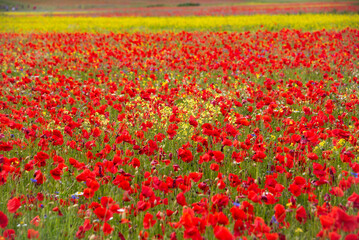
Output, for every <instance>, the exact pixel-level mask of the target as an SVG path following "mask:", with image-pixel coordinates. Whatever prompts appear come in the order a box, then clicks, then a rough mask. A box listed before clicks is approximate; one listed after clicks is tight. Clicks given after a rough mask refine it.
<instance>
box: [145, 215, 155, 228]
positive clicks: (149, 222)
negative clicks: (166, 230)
mask: <svg viewBox="0 0 359 240" xmlns="http://www.w3.org/2000/svg"><path fill="white" fill-rule="evenodd" d="M155 223H156V219H154V218H153V215H152V214H150V213H146V214H145V217H144V218H143V227H144V229H149V228H151V227H153V225H155Z"/></svg>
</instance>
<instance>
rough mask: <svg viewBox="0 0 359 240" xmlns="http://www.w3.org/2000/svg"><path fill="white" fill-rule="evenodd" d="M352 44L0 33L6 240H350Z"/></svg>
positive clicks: (280, 35) (298, 34)
mask: <svg viewBox="0 0 359 240" xmlns="http://www.w3.org/2000/svg"><path fill="white" fill-rule="evenodd" d="M358 38H359V31H358V30H357V29H349V28H347V29H345V30H340V31H339V30H337V31H334V30H321V31H313V32H303V31H300V30H287V29H283V30H282V31H279V32H270V31H266V30H259V31H256V32H243V33H235V32H234V33H226V32H222V33H220V32H179V33H171V32H162V33H133V34H128V33H119V34H114V33H110V34H101V33H97V34H90V33H42V34H36V33H32V34H17V33H1V34H0V46H1V49H2V50H1V51H0V64H1V68H2V74H1V78H0V89H1V91H0V127H1V132H0V185H1V186H0V189H1V196H0V202H1V205H0V228H1V232H0V234H1V235H2V239H15V238H16V239H26V238H29V239H34V238H41V239H57V238H58V239H70V238H71V239H73V238H78V239H82V238H89V239H107V238H110V237H112V238H113V239H133V238H139V239H203V238H205V239H214V238H216V239H223V240H226V239H295V238H297V239H302V238H311V239H312V238H319V239H325V238H329V239H348V240H350V239H358V237H359V231H358V229H359V213H358V209H359V195H358V192H359V191H358V183H359V178H358V173H359V163H358V152H359V147H358V137H359V136H358V135H359V119H358V104H359V99H358V92H357V91H358V87H359V85H358V84H359V82H358V75H359V72H358V70H359V69H358V58H359V42H358ZM0 238H1V237H0Z"/></svg>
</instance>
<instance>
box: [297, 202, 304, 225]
mask: <svg viewBox="0 0 359 240" xmlns="http://www.w3.org/2000/svg"><path fill="white" fill-rule="evenodd" d="M295 218H296V219H297V220H298V222H300V223H302V224H304V223H305V222H306V221H307V212H306V211H305V209H304V207H303V206H300V207H299V208H298V209H297V211H296V214H295Z"/></svg>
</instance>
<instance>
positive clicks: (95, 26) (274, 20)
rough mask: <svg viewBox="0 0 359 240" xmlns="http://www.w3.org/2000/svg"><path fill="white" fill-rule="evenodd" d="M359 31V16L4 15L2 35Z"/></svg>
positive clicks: (2, 18) (0, 18) (0, 25)
mask: <svg viewBox="0 0 359 240" xmlns="http://www.w3.org/2000/svg"><path fill="white" fill-rule="evenodd" d="M347 27H350V28H358V27H359V14H300V15H251V16H201V17H65V16H56V17H55V16H15V15H2V16H0V32H22V33H29V32H104V33H106V32H137V31H154V32H158V31H182V30H184V31H250V30H258V29H259V28H263V29H267V30H271V31H279V30H281V29H283V28H291V29H302V30H309V31H313V30H321V29H343V28H347Z"/></svg>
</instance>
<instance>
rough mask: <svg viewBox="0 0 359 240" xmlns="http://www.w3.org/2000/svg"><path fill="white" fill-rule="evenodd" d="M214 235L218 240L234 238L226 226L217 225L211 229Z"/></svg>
mask: <svg viewBox="0 0 359 240" xmlns="http://www.w3.org/2000/svg"><path fill="white" fill-rule="evenodd" d="M213 232H214V236H215V237H216V238H217V239H219V240H232V239H233V240H234V237H233V235H232V234H231V232H230V231H229V230H228V229H227V228H226V227H221V226H217V227H215V228H214V229H213Z"/></svg>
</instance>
